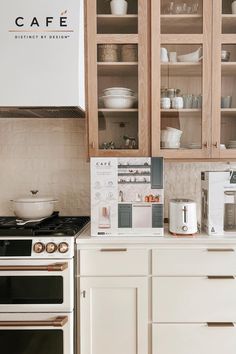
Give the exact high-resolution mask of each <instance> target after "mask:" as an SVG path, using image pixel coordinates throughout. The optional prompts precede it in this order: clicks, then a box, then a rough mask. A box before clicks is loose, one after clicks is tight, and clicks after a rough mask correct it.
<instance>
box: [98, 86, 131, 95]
mask: <svg viewBox="0 0 236 354" xmlns="http://www.w3.org/2000/svg"><path fill="white" fill-rule="evenodd" d="M103 94H104V96H109V95H112V96H114V95H118V96H134V91H133V90H131V89H129V88H125V87H110V88H107V89H105V90H103Z"/></svg>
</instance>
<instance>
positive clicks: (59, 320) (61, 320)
mask: <svg viewBox="0 0 236 354" xmlns="http://www.w3.org/2000/svg"><path fill="white" fill-rule="evenodd" d="M67 322H68V317H67V316H58V317H56V318H55V319H54V320H49V321H41V320H39V321H31V320H30V321H0V327H64V326H65V324H66V323H67Z"/></svg>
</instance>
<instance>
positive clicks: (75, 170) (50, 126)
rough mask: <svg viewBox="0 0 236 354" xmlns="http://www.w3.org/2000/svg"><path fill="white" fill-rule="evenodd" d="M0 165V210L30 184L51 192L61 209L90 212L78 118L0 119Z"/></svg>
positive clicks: (82, 134)
mask: <svg viewBox="0 0 236 354" xmlns="http://www.w3.org/2000/svg"><path fill="white" fill-rule="evenodd" d="M0 169H1V174H0V215H12V211H11V203H10V202H9V200H10V199H12V198H15V197H20V196H27V195H29V191H30V190H31V189H38V190H39V191H40V195H50V196H51V195H52V196H53V197H55V198H57V199H58V200H59V203H58V205H57V209H58V210H60V212H61V215H83V214H84V215H88V214H89V212H90V205H89V188H90V186H89V163H87V161H86V150H85V124H84V121H83V120H79V119H37V118H36V119H29V118H27V119H13V118H12V119H9V118H8V119H0Z"/></svg>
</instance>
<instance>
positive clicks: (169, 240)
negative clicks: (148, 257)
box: [76, 225, 236, 245]
mask: <svg viewBox="0 0 236 354" xmlns="http://www.w3.org/2000/svg"><path fill="white" fill-rule="evenodd" d="M165 230H166V231H165V234H164V236H159V237H158V236H147V235H144V236H109V237H108V236H93V237H91V232H90V225H88V226H87V228H85V229H84V231H83V232H82V233H81V234H80V235H79V236H78V237H77V239H76V243H77V244H79V245H84V244H90V245H101V244H103V245H104V244H146V245H158V244H161V245H164V244H175V245H177V244H181V245H195V244H211V245H212V244H214V243H215V244H224V243H226V244H233V243H235V244H236V233H235V235H222V236H208V235H206V234H205V233H199V234H197V235H196V236H178V237H176V236H173V235H171V234H170V233H169V232H168V228H167V227H166V228H165Z"/></svg>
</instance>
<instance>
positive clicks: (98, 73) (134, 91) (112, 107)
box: [87, 0, 150, 156]
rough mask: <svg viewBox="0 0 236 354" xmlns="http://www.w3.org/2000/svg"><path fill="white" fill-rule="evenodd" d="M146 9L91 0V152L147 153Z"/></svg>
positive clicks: (138, 0) (141, 1)
mask: <svg viewBox="0 0 236 354" xmlns="http://www.w3.org/2000/svg"><path fill="white" fill-rule="evenodd" d="M127 4H128V6H127ZM148 9H149V7H148V2H147V1H146V0H129V1H128V2H126V1H121V2H120V3H119V4H118V2H115V1H114V2H110V1H107V0H94V2H92V4H91V1H87V63H88V65H87V72H88V82H87V89H88V95H87V97H88V120H89V152H90V156H110V155H112V156H147V155H149V150H150V139H149V125H150V124H149V123H150V122H149V117H150V112H149V109H150V104H149V99H150V94H149V86H150V84H149V77H148V69H149V64H148V60H149V58H148V55H149V52H148V14H149V13H148Z"/></svg>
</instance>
